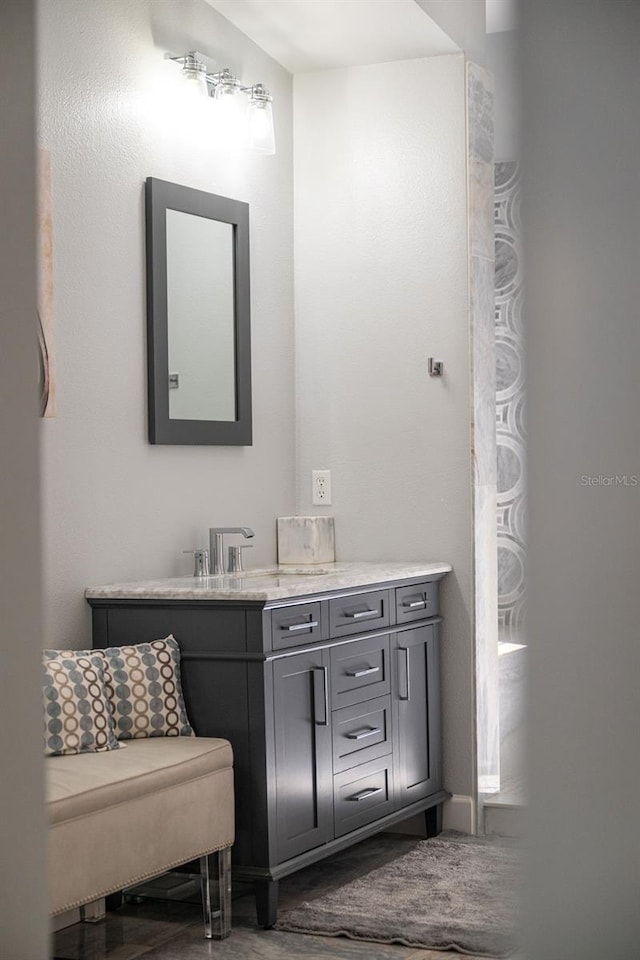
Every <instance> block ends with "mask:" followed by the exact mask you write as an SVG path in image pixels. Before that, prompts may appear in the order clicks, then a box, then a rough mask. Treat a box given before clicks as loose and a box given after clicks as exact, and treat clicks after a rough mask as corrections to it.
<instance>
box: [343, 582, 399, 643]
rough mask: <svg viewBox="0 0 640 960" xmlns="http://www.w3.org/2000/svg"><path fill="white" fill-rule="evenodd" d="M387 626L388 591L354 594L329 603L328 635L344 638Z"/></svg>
mask: <svg viewBox="0 0 640 960" xmlns="http://www.w3.org/2000/svg"><path fill="white" fill-rule="evenodd" d="M388 626H389V591H388V590H374V591H372V592H371V593H356V594H353V595H352V596H347V597H339V598H338V599H336V600H330V601H329V635H330V636H331V637H346V636H350V635H351V634H352V633H364V632H365V631H366V630H377V629H379V627H388Z"/></svg>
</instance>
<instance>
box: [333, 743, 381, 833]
mask: <svg viewBox="0 0 640 960" xmlns="http://www.w3.org/2000/svg"><path fill="white" fill-rule="evenodd" d="M391 766H392V757H391V756H390V755H387V756H386V757H381V758H380V759H379V760H372V761H371V762H370V763H362V764H360V766H358V767H352V768H351V770H345V771H344V773H339V774H338V775H337V776H335V777H334V778H333V809H334V822H335V835H336V837H341V836H342V835H343V834H345V833H349V831H351V830H355V829H356V828H357V827H362V826H364V824H365V823H370V822H371V821H372V820H377V819H378V818H379V817H384V816H386V815H387V814H388V813H391V812H392V811H393V790H392V786H391V784H392V779H391Z"/></svg>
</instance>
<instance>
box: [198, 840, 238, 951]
mask: <svg viewBox="0 0 640 960" xmlns="http://www.w3.org/2000/svg"><path fill="white" fill-rule="evenodd" d="M200 887H201V890H202V909H203V913H204V935H205V937H207V939H208V940H224V939H225V937H228V936H229V934H230V933H231V847H225V849H224V850H218V851H217V853H210V854H209V855H208V856H206V857H200ZM214 888H215V891H216V893H217V896H216V901H217V903H216V907H217V909H216V908H215V907H214V905H213V903H212V897H213V895H214Z"/></svg>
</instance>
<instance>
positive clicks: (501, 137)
mask: <svg viewBox="0 0 640 960" xmlns="http://www.w3.org/2000/svg"><path fill="white" fill-rule="evenodd" d="M486 56H487V69H488V70H490V71H491V73H492V74H493V77H494V93H495V101H494V135H495V141H494V147H495V159H496V163H500V161H504V160H517V159H518V158H519V156H520V142H519V141H520V116H521V110H520V103H519V100H520V68H519V62H518V33H517V31H516V30H503V31H501V32H500V33H488V34H487V40H486Z"/></svg>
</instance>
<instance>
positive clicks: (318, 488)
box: [311, 470, 331, 507]
mask: <svg viewBox="0 0 640 960" xmlns="http://www.w3.org/2000/svg"><path fill="white" fill-rule="evenodd" d="M311 502H312V504H313V505H314V507H328V506H329V505H330V504H331V470H312V471H311Z"/></svg>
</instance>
